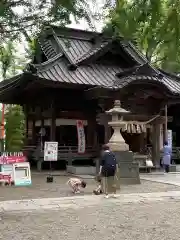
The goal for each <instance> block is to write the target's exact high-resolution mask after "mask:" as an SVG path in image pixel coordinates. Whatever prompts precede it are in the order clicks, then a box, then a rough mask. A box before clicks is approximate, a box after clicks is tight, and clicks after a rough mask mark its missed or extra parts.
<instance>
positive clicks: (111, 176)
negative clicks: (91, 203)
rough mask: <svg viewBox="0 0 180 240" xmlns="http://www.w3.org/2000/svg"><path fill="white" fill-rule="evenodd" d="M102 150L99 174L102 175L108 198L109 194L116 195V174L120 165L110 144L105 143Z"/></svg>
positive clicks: (104, 189) (104, 190)
mask: <svg viewBox="0 0 180 240" xmlns="http://www.w3.org/2000/svg"><path fill="white" fill-rule="evenodd" d="M102 151H103V152H102V155H101V159H100V172H99V174H100V175H101V176H102V186H103V192H104V193H105V194H106V196H105V197H106V198H109V194H113V195H112V196H113V197H115V194H116V184H115V174H116V170H117V167H118V166H117V161H116V157H115V155H114V153H113V152H111V151H110V149H109V146H108V145H103V147H102Z"/></svg>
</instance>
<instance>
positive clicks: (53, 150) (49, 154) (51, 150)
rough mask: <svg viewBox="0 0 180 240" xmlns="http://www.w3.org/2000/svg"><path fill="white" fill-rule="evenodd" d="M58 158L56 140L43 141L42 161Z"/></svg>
mask: <svg viewBox="0 0 180 240" xmlns="http://www.w3.org/2000/svg"><path fill="white" fill-rule="evenodd" d="M57 159H58V142H45V143H44V161H57Z"/></svg>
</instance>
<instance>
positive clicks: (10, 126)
mask: <svg viewBox="0 0 180 240" xmlns="http://www.w3.org/2000/svg"><path fill="white" fill-rule="evenodd" d="M5 121H6V124H5V132H6V151H10V152H13V151H20V150H22V146H23V140H24V135H25V117H24V113H23V110H22V107H21V106H18V105H10V106H8V108H7V111H6V114H5Z"/></svg>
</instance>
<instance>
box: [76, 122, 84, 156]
mask: <svg viewBox="0 0 180 240" xmlns="http://www.w3.org/2000/svg"><path fill="white" fill-rule="evenodd" d="M76 124H77V135H78V153H85V150H86V138H85V133H84V124H83V121H82V120H77V123H76Z"/></svg>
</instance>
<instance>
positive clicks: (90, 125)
mask: <svg viewBox="0 0 180 240" xmlns="http://www.w3.org/2000/svg"><path fill="white" fill-rule="evenodd" d="M87 119H88V121H87V137H86V139H87V145H88V146H91V147H94V146H96V145H97V141H96V139H97V132H96V115H95V114H91V115H88V116H87Z"/></svg>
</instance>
